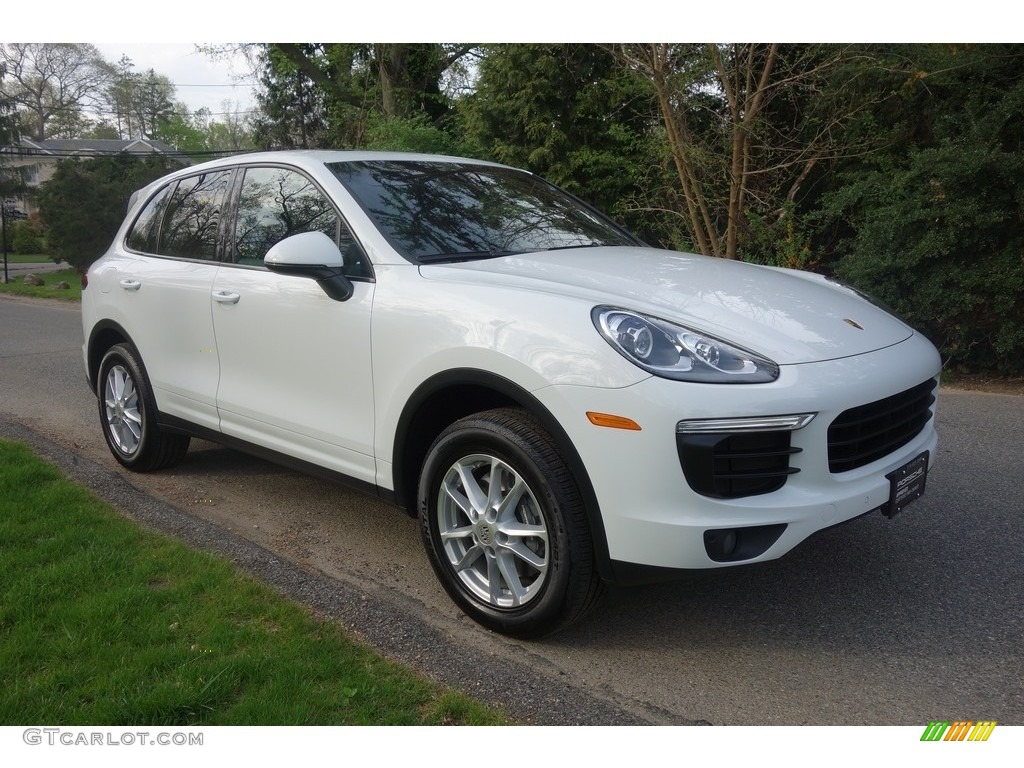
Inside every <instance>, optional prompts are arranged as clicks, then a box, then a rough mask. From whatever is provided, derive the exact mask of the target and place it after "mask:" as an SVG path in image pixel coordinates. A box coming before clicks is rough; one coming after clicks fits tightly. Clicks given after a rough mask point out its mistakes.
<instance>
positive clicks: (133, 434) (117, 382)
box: [103, 365, 142, 455]
mask: <svg viewBox="0 0 1024 768" xmlns="http://www.w3.org/2000/svg"><path fill="white" fill-rule="evenodd" d="M103 403H104V406H105V413H106V417H107V426H108V427H109V428H110V437H111V438H112V439H113V441H114V444H115V445H116V446H117V449H118V450H119V451H121V453H123V454H125V455H131V454H132V453H134V452H135V450H136V449H137V448H138V447H139V441H140V440H141V439H142V414H141V413H140V412H139V393H138V390H136V388H135V382H134V381H132V377H131V374H130V373H128V370H127V369H126V368H125V367H124V366H123V365H114V366H111V368H110V370H109V371H107V380H106V382H105V384H104V387H103Z"/></svg>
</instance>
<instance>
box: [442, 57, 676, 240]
mask: <svg viewBox="0 0 1024 768" xmlns="http://www.w3.org/2000/svg"><path fill="white" fill-rule="evenodd" d="M482 54H483V55H482V57H481V59H480V61H479V66H478V77H477V80H476V87H475V92H474V93H472V94H470V95H467V96H464V97H462V98H461V99H460V100H459V102H458V104H459V112H460V114H461V117H462V120H463V124H464V129H465V133H466V138H467V140H468V141H469V142H470V144H471V146H472V149H471V151H472V152H473V154H476V155H479V156H482V157H487V158H491V159H494V160H497V161H499V162H503V163H507V164H509V165H514V166H518V167H521V168H526V169H528V170H531V171H534V172H536V173H539V174H542V175H543V176H544V177H545V178H547V179H549V180H550V181H552V182H554V183H556V184H559V185H561V186H563V187H565V188H567V189H569V190H570V191H572V192H574V193H575V194H577V195H579V196H580V197H583V198H584V199H586V200H587V201H589V202H591V203H593V204H594V205H596V206H597V207H599V208H602V209H603V210H606V211H609V212H611V213H613V214H614V215H616V216H617V217H618V218H620V219H623V220H624V221H625V222H626V223H628V224H630V225H631V226H633V227H634V228H635V229H638V230H643V233H644V234H645V236H650V234H651V232H652V230H654V229H655V227H654V226H653V225H652V222H651V221H650V217H649V216H648V217H646V218H647V220H646V221H645V220H643V219H642V218H641V217H640V216H637V215H636V213H637V206H636V198H637V196H638V195H639V194H640V186H641V180H642V179H643V178H644V176H645V175H646V169H647V167H648V166H649V164H650V159H651V153H650V149H651V147H650V146H649V134H650V132H651V127H652V125H654V124H655V123H654V115H655V114H656V104H655V101H654V97H653V93H652V91H651V89H650V88H648V87H647V86H646V85H645V84H644V83H642V82H639V81H638V80H636V79H634V78H632V77H630V76H629V74H627V73H624V72H623V71H621V69H620V68H619V67H617V65H616V62H615V59H614V57H613V56H612V55H611V53H610V52H609V51H607V50H604V49H602V48H601V47H599V46H596V45H586V44H576V43H572V44H524V45H494V46H487V47H485V48H484V49H483V52H482Z"/></svg>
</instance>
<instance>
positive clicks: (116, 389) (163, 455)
mask: <svg viewBox="0 0 1024 768" xmlns="http://www.w3.org/2000/svg"><path fill="white" fill-rule="evenodd" d="M96 396H97V399H98V401H99V402H98V404H99V411H100V424H101V425H102V426H103V437H104V438H106V441H107V447H109V448H110V452H111V453H112V454H114V458H116V459H117V460H118V461H119V462H121V464H123V465H124V466H126V467H128V468H129V469H134V470H137V471H139V472H146V471H151V470H155V469H163V468H165V467H170V466H173V465H174V464H177V463H178V462H180V461H181V460H182V459H183V458H185V453H186V452H187V451H188V444H189V437H188V436H187V435H175V434H168V433H166V432H163V431H162V430H161V429H160V428H159V427H158V426H157V423H156V413H157V411H156V401H155V400H154V399H153V392H152V389H151V388H150V386H149V379H148V377H147V376H146V371H145V369H144V368H143V367H142V363H141V362H140V361H139V358H138V353H137V352H136V351H135V350H134V348H133V347H131V346H130V345H128V344H116V345H114V346H113V347H111V348H110V349H109V350H108V351H107V353H106V355H104V356H103V360H102V361H101V362H100V370H99V376H98V377H97V383H96Z"/></svg>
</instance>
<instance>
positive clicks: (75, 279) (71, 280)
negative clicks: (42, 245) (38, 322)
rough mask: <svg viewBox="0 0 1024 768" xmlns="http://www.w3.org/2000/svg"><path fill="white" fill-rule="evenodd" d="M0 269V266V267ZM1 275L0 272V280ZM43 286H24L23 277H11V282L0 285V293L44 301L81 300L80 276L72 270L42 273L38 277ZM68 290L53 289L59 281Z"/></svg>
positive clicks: (0, 267) (0, 266)
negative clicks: (39, 298)
mask: <svg viewBox="0 0 1024 768" xmlns="http://www.w3.org/2000/svg"><path fill="white" fill-rule="evenodd" d="M0 269H2V265H0ZM2 277H3V273H2V272H0V278H2ZM39 277H41V278H42V279H43V281H44V282H45V283H46V284H45V285H25V276H24V275H17V276H13V275H12V276H11V282H9V283H0V293H13V294H17V295H18V296H38V297H41V298H44V299H66V300H67V301H81V300H82V276H81V275H80V274H78V272H77V271H76V270H74V269H62V270H60V271H58V272H44V273H43V274H41V275H39ZM62 280H63V281H64V282H66V283H67V284H68V285H69V286H71V287H70V288H55V287H54V286H56V285H57V283H59V282H61V281H62Z"/></svg>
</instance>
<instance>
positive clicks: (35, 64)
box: [0, 43, 111, 140]
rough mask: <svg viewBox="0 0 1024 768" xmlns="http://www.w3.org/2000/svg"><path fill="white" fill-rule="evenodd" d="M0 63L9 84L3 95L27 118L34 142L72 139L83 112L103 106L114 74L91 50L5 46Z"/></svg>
mask: <svg viewBox="0 0 1024 768" xmlns="http://www.w3.org/2000/svg"><path fill="white" fill-rule="evenodd" d="M0 61H2V62H3V64H4V66H5V67H6V70H7V79H6V80H4V82H3V84H2V85H0V89H2V90H0V94H2V95H3V96H4V97H6V98H8V99H10V100H11V101H12V102H13V103H14V104H15V105H16V106H17V107H18V108H20V109H21V110H22V113H23V114H24V115H25V117H26V129H27V132H28V133H29V134H31V136H32V137H33V138H35V139H38V140H43V139H47V138H52V137H53V136H55V135H57V136H61V137H64V138H70V137H72V136H73V135H74V134H75V133H77V130H78V128H79V127H81V123H82V110H83V109H84V108H85V107H88V106H95V105H97V104H98V103H99V100H100V94H102V92H103V90H104V89H105V86H106V84H107V82H108V81H109V79H110V77H111V69H110V66H109V65H108V64H106V62H104V60H103V57H102V56H100V53H99V51H98V50H97V49H96V47H95V46H93V45H86V44H78V43H74V44H71V43H5V44H3V45H0Z"/></svg>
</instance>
